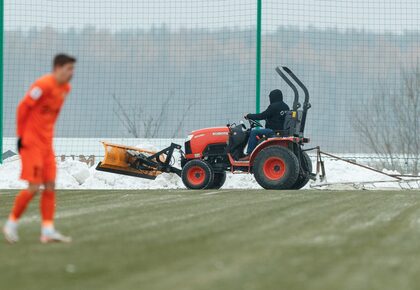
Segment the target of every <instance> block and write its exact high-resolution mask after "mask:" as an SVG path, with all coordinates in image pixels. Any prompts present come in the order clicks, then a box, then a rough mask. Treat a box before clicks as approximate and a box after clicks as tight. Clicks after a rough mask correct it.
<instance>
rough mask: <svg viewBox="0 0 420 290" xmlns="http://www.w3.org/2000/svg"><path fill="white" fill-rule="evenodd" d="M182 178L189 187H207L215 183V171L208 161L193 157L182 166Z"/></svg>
mask: <svg viewBox="0 0 420 290" xmlns="http://www.w3.org/2000/svg"><path fill="white" fill-rule="evenodd" d="M181 178H182V182H183V183H184V185H185V186H186V187H187V188H189V189H207V188H210V186H211V185H212V184H213V180H214V171H213V168H211V166H210V165H209V164H208V163H207V162H205V161H203V160H200V159H193V160H190V161H188V162H187V163H186V164H185V166H184V167H183V168H182V173H181Z"/></svg>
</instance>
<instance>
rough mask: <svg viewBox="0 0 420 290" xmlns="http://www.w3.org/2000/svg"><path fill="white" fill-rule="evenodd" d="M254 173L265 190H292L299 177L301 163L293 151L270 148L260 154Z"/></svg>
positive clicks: (255, 163) (278, 147) (279, 147)
mask: <svg viewBox="0 0 420 290" xmlns="http://www.w3.org/2000/svg"><path fill="white" fill-rule="evenodd" d="M253 172H254V176H255V179H256V180H257V182H258V184H259V185H261V186H262V187H263V188H265V189H291V188H292V186H293V185H294V184H295V183H296V180H297V178H298V176H299V161H298V159H297V157H296V155H295V154H294V153H293V152H292V151H291V150H289V149H287V148H285V147H281V146H270V147H267V148H265V149H263V150H261V152H260V153H258V155H257V157H256V158H255V161H254V165H253Z"/></svg>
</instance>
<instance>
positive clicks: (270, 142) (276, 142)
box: [249, 137, 295, 166]
mask: <svg viewBox="0 0 420 290" xmlns="http://www.w3.org/2000/svg"><path fill="white" fill-rule="evenodd" d="M291 142H295V138H294V137H275V138H269V139H267V140H265V141H263V142H261V143H260V144H258V146H257V147H255V149H254V151H252V153H251V156H250V157H249V164H250V165H251V166H252V165H253V163H254V160H255V157H257V155H258V153H259V152H260V151H261V150H263V149H264V148H267V147H270V146H282V147H288V146H289V144H290V143H291Z"/></svg>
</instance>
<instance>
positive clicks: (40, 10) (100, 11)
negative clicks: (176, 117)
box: [4, 0, 420, 33]
mask: <svg viewBox="0 0 420 290" xmlns="http://www.w3.org/2000/svg"><path fill="white" fill-rule="evenodd" d="M4 2H5V16H6V19H5V25H6V29H17V28H21V29H27V28H29V27H33V26H38V27H45V26H51V27H55V28H57V29H60V30H61V29H67V28H69V27H76V28H81V27H83V26H85V25H89V24H91V25H95V26H96V27H102V28H107V29H112V30H119V29H126V28H145V27H146V28H147V27H150V26H151V25H153V24H162V23H165V24H167V25H168V27H170V28H171V29H178V28H182V27H186V28H190V27H206V28H219V27H226V26H227V27H242V28H244V27H253V26H254V25H255V19H256V18H255V17H256V16H255V14H256V13H255V11H256V2H257V0H36V1H34V0H5V1H4ZM419 3H420V0H409V1H407V0H405V1H399V0H351V1H347V0H263V7H264V8H263V9H264V18H263V24H264V30H265V31H267V30H269V29H275V28H276V27H277V26H278V25H286V26H287V25H292V26H299V27H302V28H304V27H308V26H313V27H320V28H325V27H336V28H339V29H347V28H359V29H366V30H371V31H380V32H384V31H391V32H396V33H401V32H403V31H404V30H418V29H419V27H420V4H419Z"/></svg>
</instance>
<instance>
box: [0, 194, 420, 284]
mask: <svg viewBox="0 0 420 290" xmlns="http://www.w3.org/2000/svg"><path fill="white" fill-rule="evenodd" d="M2 193H4V194H1V195H0V217H1V218H2V220H4V219H5V218H6V215H7V214H8V212H9V209H10V207H11V204H12V202H13V198H14V194H15V193H16V192H15V191H2ZM58 200H59V204H58V214H57V228H59V229H60V230H61V231H62V232H64V233H66V234H70V235H72V236H73V238H74V242H73V243H72V244H51V245H42V244H40V243H39V242H38V235H39V217H38V201H37V200H34V202H33V203H32V205H31V207H30V208H29V210H28V212H27V213H26V215H25V217H24V218H23V219H22V224H21V228H20V236H21V242H20V243H19V244H17V245H13V246H11V245H7V244H5V243H3V244H0V289H14V290H18V289H25V290H38V289H42V290H47V289H54V290H61V289H78V290H99V289H100V290H107V289H109V290H111V289H112V290H116V289H124V290H130V289H146V290H154V289H182V290H185V289H194V290H198V289H217V290H220V289H229V290H234V289H262V290H268V289H276V290H277V289H287V290H291V289H299V290H304V289H319V290H328V289H331V290H342V289H357V290H363V289H366V290H367V289H369V290H372V289H378V290H379V289H380V290H385V289H392V290H408V289H418V285H419V284H420V276H419V275H418V273H419V272H420V262H419V261H420V194H419V192H414V191H406V192H401V191H396V192H385V191H382V192H373V191H351V192H333V191H298V192H274V191H263V190H261V191H252V190H249V191H239V190H225V191H218V192H214V191H201V192H196V191H185V190H166V191H60V192H59V198H58Z"/></svg>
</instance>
